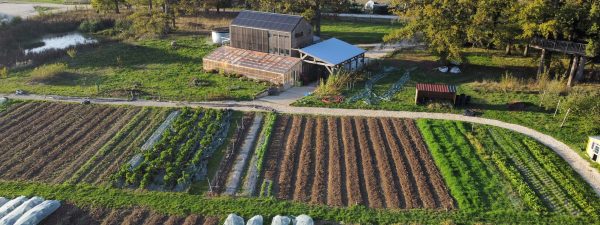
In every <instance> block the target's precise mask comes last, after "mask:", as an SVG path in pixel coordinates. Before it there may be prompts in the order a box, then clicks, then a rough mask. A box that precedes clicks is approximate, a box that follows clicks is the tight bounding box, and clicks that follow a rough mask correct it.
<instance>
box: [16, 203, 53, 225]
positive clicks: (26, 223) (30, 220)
mask: <svg viewBox="0 0 600 225" xmlns="http://www.w3.org/2000/svg"><path fill="white" fill-rule="evenodd" d="M59 207H60V202H59V201H56V200H46V201H44V202H42V203H40V204H39V205H37V206H35V207H33V208H32V209H31V210H29V211H27V212H26V213H25V214H23V216H21V218H19V219H18V220H17V222H15V224H14V225H36V224H38V223H40V222H41V221H42V220H44V219H45V218H46V217H48V216H49V215H50V214H52V213H53V212H54V211H56V210H57V209H58V208H59Z"/></svg>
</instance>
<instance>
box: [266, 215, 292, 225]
mask: <svg viewBox="0 0 600 225" xmlns="http://www.w3.org/2000/svg"><path fill="white" fill-rule="evenodd" d="M291 222H292V219H290V218H289V217H287V216H280V215H277V216H275V217H273V221H272V222H271V225H289V224H290V223H291Z"/></svg>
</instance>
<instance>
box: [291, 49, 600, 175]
mask: <svg viewBox="0 0 600 225" xmlns="http://www.w3.org/2000/svg"><path fill="white" fill-rule="evenodd" d="M465 51H466V58H467V60H468V62H469V64H468V65H467V66H465V67H463V68H461V69H462V70H463V73H461V74H458V75H457V74H444V73H440V72H438V71H437V70H436V69H435V68H436V67H437V66H439V65H438V63H437V62H435V60H436V59H435V57H433V56H431V55H429V54H428V53H426V52H423V51H412V50H407V51H404V52H400V53H398V54H396V55H395V56H392V57H391V58H389V59H386V60H385V61H384V63H383V66H382V67H396V68H400V70H399V71H396V72H393V73H391V74H390V75H388V76H386V77H385V78H383V79H382V80H380V81H379V82H377V83H376V84H375V85H374V92H375V93H376V94H381V93H383V92H385V91H386V90H388V89H389V88H390V87H391V86H392V84H393V83H394V82H396V81H397V80H398V79H399V78H400V77H401V76H402V75H403V74H404V71H405V70H406V69H410V68H416V70H415V71H413V72H412V73H411V80H410V81H409V82H408V83H407V84H406V85H405V86H404V88H403V89H402V90H401V91H400V92H398V93H397V94H395V95H394V97H393V98H392V99H391V101H380V102H378V103H376V104H372V105H368V104H366V103H364V102H363V101H358V102H355V103H345V102H344V103H340V104H325V103H322V102H321V100H320V99H319V98H317V97H316V96H308V97H305V98H303V99H301V100H299V101H298V102H296V103H294V105H297V106H319V107H334V108H362V109H385V110H398V111H423V112H428V111H429V112H451V113H462V112H463V109H461V108H453V109H448V108H431V107H427V106H423V105H415V104H414V97H415V84H416V83H421V82H425V83H446V84H455V85H458V89H459V93H464V94H466V95H470V96H472V103H473V104H472V105H471V106H470V107H471V108H475V109H478V110H479V111H481V113H482V114H481V115H480V116H482V117H485V118H491V119H498V120H501V121H505V122H509V123H516V124H521V125H524V126H526V127H530V128H533V129H536V130H538V131H541V132H543V133H546V134H549V135H551V136H553V137H555V138H557V139H559V140H561V141H563V142H564V143H566V144H567V145H569V146H570V147H571V148H573V149H575V150H576V151H577V152H578V153H579V154H580V155H581V156H582V157H583V158H585V159H589V157H588V156H586V155H585V152H584V149H585V146H586V144H587V138H588V136H591V135H598V134H594V133H588V132H589V131H586V130H585V129H581V127H583V125H588V123H589V121H587V120H585V119H582V118H579V117H577V116H573V115H571V116H570V117H569V118H568V119H567V121H566V123H565V125H564V126H563V127H560V123H561V122H562V119H563V117H564V115H565V113H566V111H567V109H561V111H560V112H559V113H558V115H557V116H556V117H554V116H553V114H554V110H545V109H543V108H540V107H538V104H539V102H540V94H539V93H537V92H521V91H508V92H503V91H493V90H488V89H486V88H485V87H484V88H481V87H480V85H478V84H477V83H476V82H478V81H483V80H489V81H498V80H500V77H501V76H502V75H503V74H505V72H509V73H511V74H513V75H514V76H518V77H521V78H523V79H533V78H534V77H535V71H536V70H535V67H534V65H537V63H535V60H534V59H533V58H531V57H522V56H504V55H503V54H502V53H501V52H499V51H486V50H480V49H465ZM597 87H598V86H597V85H591V86H587V87H583V88H585V89H589V90H590V92H591V93H594V92H595V93H596V94H598V95H600V93H599V92H598V91H594V88H596V90H597ZM363 88H364V84H363V83H358V84H357V85H356V86H355V88H354V89H351V90H348V91H345V93H344V95H345V96H346V97H350V96H353V95H354V94H356V93H358V92H359V91H360V90H362V89H363ZM561 98H563V99H564V97H561ZM513 101H520V102H527V103H529V106H528V107H527V108H526V109H525V110H522V111H510V110H508V108H507V103H510V102H513ZM599 101H600V100H599ZM595 126H596V129H600V128H598V127H600V124H597V125H595ZM588 127H589V126H588ZM593 165H594V166H595V167H597V168H600V166H598V165H596V164H593Z"/></svg>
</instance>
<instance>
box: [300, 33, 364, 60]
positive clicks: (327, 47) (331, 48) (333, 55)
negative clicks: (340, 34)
mask: <svg viewBox="0 0 600 225" xmlns="http://www.w3.org/2000/svg"><path fill="white" fill-rule="evenodd" d="M300 52H302V53H304V54H307V55H310V56H311V57H313V58H316V59H319V60H321V61H323V62H326V63H328V64H331V65H338V64H340V63H343V62H345V61H347V60H349V59H352V58H353V57H356V56H358V55H360V54H363V53H365V52H367V51H365V50H364V49H362V48H359V47H356V46H354V45H351V44H349V43H346V42H344V41H341V40H338V39H335V38H330V39H327V40H326V41H323V42H319V43H316V44H314V45H311V46H308V47H306V48H303V49H300Z"/></svg>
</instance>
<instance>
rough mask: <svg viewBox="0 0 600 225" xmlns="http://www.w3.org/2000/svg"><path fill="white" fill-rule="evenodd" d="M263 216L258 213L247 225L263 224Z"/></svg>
mask: <svg viewBox="0 0 600 225" xmlns="http://www.w3.org/2000/svg"><path fill="white" fill-rule="evenodd" d="M262 224H263V217H262V216H261V215H256V216H254V217H252V218H250V219H249V220H248V222H247V223H246V225H262Z"/></svg>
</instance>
